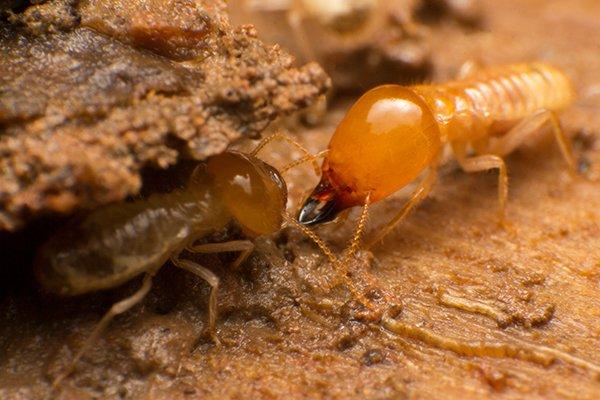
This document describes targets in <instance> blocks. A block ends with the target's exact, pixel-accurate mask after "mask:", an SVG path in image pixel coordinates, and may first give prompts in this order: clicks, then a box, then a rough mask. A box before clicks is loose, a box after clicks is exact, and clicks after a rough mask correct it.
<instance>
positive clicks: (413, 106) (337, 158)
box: [298, 62, 577, 246]
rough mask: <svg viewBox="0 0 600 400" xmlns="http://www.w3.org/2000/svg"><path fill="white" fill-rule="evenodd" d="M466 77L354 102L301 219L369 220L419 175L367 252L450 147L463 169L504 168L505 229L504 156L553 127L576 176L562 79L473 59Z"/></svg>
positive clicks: (374, 93)
mask: <svg viewBox="0 0 600 400" xmlns="http://www.w3.org/2000/svg"><path fill="white" fill-rule="evenodd" d="M460 75H461V79H457V80H455V81H450V82H447V83H444V84H433V85H424V84H423V85H414V86H408V87H404V86H399V85H384V86H379V87H376V88H374V89H371V90H370V91H368V92H367V93H365V94H364V95H363V96H362V97H361V98H360V99H359V100H357V101H356V103H355V104H354V105H353V106H352V107H351V108H350V110H349V111H348V113H347V114H346V115H345V117H344V118H343V119H342V121H341V122H340V124H339V125H338V127H337V129H336V131H335V133H334V134H333V137H332V138H331V141H330V143H329V151H328V153H327V155H326V156H325V159H324V161H323V164H322V167H321V169H322V176H321V180H320V182H319V184H318V185H317V186H316V188H315V189H314V191H313V192H312V194H311V195H310V196H309V198H308V199H307V200H306V202H305V203H304V205H303V207H302V208H301V210H300V213H299V215H298V221H299V222H300V223H302V224H304V225H314V224H319V223H324V222H328V221H332V220H333V219H335V218H336V216H337V215H338V214H339V213H340V212H341V211H342V210H345V209H348V208H351V207H354V206H363V207H364V208H365V211H363V214H364V213H366V208H368V206H369V204H371V203H374V202H377V201H380V200H382V199H384V198H386V197H388V196H390V195H391V194H392V193H394V192H396V191H398V190H399V189H401V188H402V187H404V186H406V185H407V184H408V183H410V182H412V181H414V180H415V179H416V178H418V177H419V176H421V175H422V174H423V179H422V180H421V181H420V183H419V184H418V186H417V187H416V189H415V190H414V192H413V193H412V195H411V196H410V198H409V200H408V201H407V203H406V204H405V205H404V206H403V207H402V208H401V210H400V211H399V213H398V214H397V215H396V216H395V217H393V218H392V219H391V220H390V221H389V223H388V224H387V225H386V226H384V227H383V229H381V230H380V231H379V232H378V233H377V234H376V235H375V237H374V238H373V239H372V240H371V241H370V243H369V244H368V245H367V246H370V245H372V244H375V243H377V242H378V241H380V240H381V239H382V238H383V237H385V236H386V235H387V234H388V233H389V232H390V231H392V229H393V228H394V227H395V226H397V225H398V224H399V223H400V222H401V221H402V220H403V219H404V218H405V217H406V216H407V215H408V214H409V212H410V211H411V210H412V209H413V208H414V207H415V206H416V205H417V204H419V202H421V201H422V200H423V199H424V198H425V197H426V196H427V195H428V194H429V192H430V190H431V188H432V186H433V184H434V182H435V181H436V176H437V168H438V165H439V162H440V154H441V150H442V148H443V146H444V145H445V144H449V145H450V147H451V149H452V151H453V154H454V155H455V157H456V159H457V161H458V164H459V165H460V166H461V167H462V169H463V170H464V171H466V172H478V171H485V170H489V169H498V171H499V177H498V200H499V203H500V221H501V222H502V223H503V222H504V221H505V208H506V201H507V196H508V175H507V169H506V164H505V163H504V160H503V157H504V156H506V155H507V154H509V153H510V152H512V151H513V150H514V149H515V148H517V147H518V146H519V145H521V144H522V143H524V142H525V141H527V140H528V138H530V137H531V136H532V134H533V133H535V132H536V131H537V130H539V129H540V128H542V127H543V126H544V125H545V124H547V123H550V125H551V127H552V131H553V132H554V136H555V138H556V141H557V143H558V145H559V147H560V150H561V153H562V156H563V158H564V159H565V161H566V163H567V165H568V168H569V171H570V172H571V174H573V175H575V174H576V173H577V169H576V163H575V160H574V157H573V152H572V149H571V144H570V142H569V140H568V139H567V137H566V136H565V134H564V132H563V129H562V127H561V125H560V120H559V118H558V114H557V113H558V112H560V111H562V110H564V109H566V108H567V107H569V106H570V105H571V104H572V103H573V102H574V100H575V92H574V89H573V86H572V84H571V81H570V80H569V78H568V77H567V76H566V75H565V73H563V72H562V71H561V70H559V69H558V68H555V67H553V66H551V65H549V64H545V63H541V62H535V63H529V64H515V65H507V66H502V67H496V68H488V69H481V68H477V67H476V66H475V64H473V63H470V64H469V63H467V64H465V65H464V66H463V68H462V69H461V74H460ZM471 152H474V154H470V153H471ZM425 171H427V172H425ZM359 225H364V224H359ZM361 229H362V228H361Z"/></svg>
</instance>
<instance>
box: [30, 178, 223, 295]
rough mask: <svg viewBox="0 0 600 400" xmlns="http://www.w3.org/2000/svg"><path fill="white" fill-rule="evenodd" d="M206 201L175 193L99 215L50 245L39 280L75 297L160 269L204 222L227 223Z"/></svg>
mask: <svg viewBox="0 0 600 400" xmlns="http://www.w3.org/2000/svg"><path fill="white" fill-rule="evenodd" d="M208 197H210V196H205V198H204V199H199V198H198V194H197V193H195V192H193V191H191V190H186V191H177V192H174V193H170V194H162V195H154V196H152V197H150V198H149V199H148V200H138V201H135V202H132V203H126V204H118V205H112V206H107V207H104V208H102V209H100V210H96V211H94V212H93V213H92V214H90V215H89V216H88V217H87V218H85V219H84V220H83V221H82V222H80V223H78V224H74V225H72V226H67V227H66V228H65V229H63V230H61V231H60V232H59V233H58V234H56V235H55V236H54V237H52V238H51V239H50V240H49V241H48V242H47V243H46V245H45V246H44V247H43V249H42V251H41V252H40V256H39V259H38V262H37V263H36V264H37V268H36V274H37V276H38V279H39V281H40V282H41V283H42V285H43V286H44V287H45V288H46V289H47V290H49V291H51V292H54V293H58V294H61V295H76V294H80V293H86V292H90V291H94V290H100V289H106V288H110V287H114V286H116V285H119V284H121V283H123V282H126V281H127V280H129V279H131V278H132V277H134V276H136V275H138V274H140V273H142V272H144V271H149V270H152V269H155V268H156V269H157V268H159V267H160V266H161V265H162V264H164V263H165V262H166V261H167V260H168V258H169V257H170V256H171V255H172V254H173V252H175V251H177V250H180V249H179V248H180V247H182V246H184V245H185V242H186V240H189V238H190V237H192V236H193V235H192V234H193V233H196V232H195V231H196V230H198V229H201V228H199V227H201V226H202V225H203V223H204V224H206V225H207V226H213V225H214V223H211V222H213V221H207V219H211V220H213V219H215V220H216V219H219V220H225V218H223V212H222V210H221V209H220V208H219V207H218V205H217V204H207V203H206V201H207V200H208ZM209 210H210V212H209ZM224 223H225V222H223V224H224ZM198 233H199V234H200V235H201V234H202V233H201V232H198Z"/></svg>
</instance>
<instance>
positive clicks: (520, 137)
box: [491, 110, 577, 176]
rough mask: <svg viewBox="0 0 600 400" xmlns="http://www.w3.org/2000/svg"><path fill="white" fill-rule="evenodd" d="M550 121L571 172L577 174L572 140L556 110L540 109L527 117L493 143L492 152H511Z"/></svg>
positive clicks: (501, 153)
mask: <svg viewBox="0 0 600 400" xmlns="http://www.w3.org/2000/svg"><path fill="white" fill-rule="evenodd" d="M548 122H550V124H551V126H552V132H553V133H554V138H555V139H556V143H557V144H558V147H559V148H560V152H561V154H562V156H563V158H564V160H565V162H566V163H567V166H568V168H569V173H570V174H571V175H572V176H577V165H576V162H575V157H574V156H573V149H572V146H571V142H570V140H569V139H568V138H567V136H566V135H565V133H564V131H563V129H562V126H561V124H560V120H559V119H558V116H557V115H556V113H555V112H554V111H550V110H540V111H538V112H536V113H535V114H533V115H531V116H530V117H527V118H525V119H524V120H522V121H521V122H519V123H518V124H517V125H515V126H514V127H513V128H512V129H511V130H510V131H509V132H508V133H507V134H506V135H504V136H503V137H502V138H501V139H499V140H498V141H497V143H495V144H494V145H493V147H492V148H491V150H492V152H493V153H494V154H500V155H504V154H508V153H510V152H511V151H513V150H514V149H515V148H517V147H518V146H519V145H520V144H521V143H523V142H525V140H527V138H528V137H530V136H531V135H532V134H533V133H535V132H536V131H538V130H539V129H541V128H542V126H543V125H544V124H546V123H548Z"/></svg>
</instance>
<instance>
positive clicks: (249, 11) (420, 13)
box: [229, 0, 481, 91]
mask: <svg viewBox="0 0 600 400" xmlns="http://www.w3.org/2000/svg"><path fill="white" fill-rule="evenodd" d="M229 5H230V9H231V18H232V20H233V21H236V22H238V23H251V24H253V25H256V27H257V28H258V30H259V32H260V37H261V39H263V40H265V41H266V42H267V43H278V44H280V45H281V46H282V47H283V48H285V49H286V50H289V51H290V52H291V53H292V54H294V55H295V56H297V57H298V59H299V60H303V61H307V60H311V61H318V62H319V64H320V65H322V66H323V68H325V70H326V71H327V73H328V74H329V75H330V76H331V78H332V80H333V83H334V89H336V90H342V91H361V90H366V89H367V88H369V87H371V86H373V85H376V84H381V83H386V82H393V81H396V82H402V83H412V82H415V81H421V80H423V79H424V78H427V77H428V76H429V75H428V74H429V72H430V67H431V57H432V53H431V36H432V32H431V30H430V26H428V25H431V24H432V23H435V21H439V20H440V19H441V20H446V21H448V20H451V21H455V22H457V28H458V29H462V30H464V31H465V32H469V31H470V30H471V29H472V28H473V26H474V25H476V24H477V23H478V22H479V21H481V18H480V17H481V13H480V9H479V0H460V1H456V0H428V1H425V0H360V1H352V0H350V1H341V2H340V1H336V2H326V1H294V0H262V1H247V0H231V1H230V2H229ZM344 5H345V6H344Z"/></svg>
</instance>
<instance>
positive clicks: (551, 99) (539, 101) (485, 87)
mask: <svg viewBox="0 0 600 400" xmlns="http://www.w3.org/2000/svg"><path fill="white" fill-rule="evenodd" d="M455 85H456V86H458V87H460V88H461V89H462V91H463V92H464V94H465V95H466V96H468V97H469V98H470V100H471V101H472V104H473V106H474V109H475V110H476V111H477V112H479V113H481V115H484V116H487V117H488V118H491V119H494V120H514V119H521V118H524V117H526V116H528V115H531V114H532V113H534V112H536V111H538V110H541V109H548V110H553V111H560V110H562V109H564V108H566V107H568V106H569V105H570V104H571V103H572V102H573V100H574V98H575V94H574V91H573V87H572V85H571V82H570V80H569V78H568V77H567V76H566V75H565V74H564V73H563V72H562V71H560V70H559V69H557V68H555V67H552V66H550V65H548V64H544V63H531V64H516V65H508V66H505V67H501V68H496V69H487V70H482V71H481V72H479V73H476V74H475V75H474V76H473V77H472V78H470V79H468V80H465V81H464V82H460V83H449V84H448V86H455Z"/></svg>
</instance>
